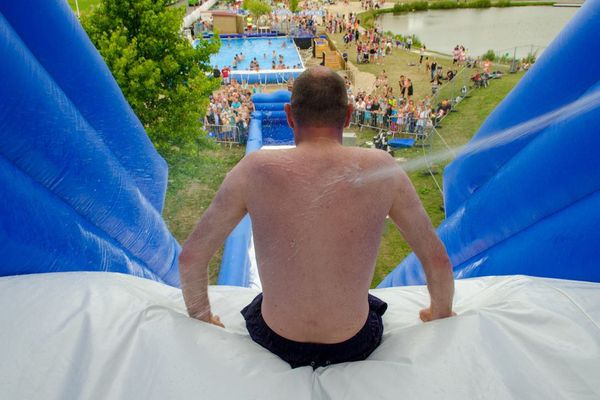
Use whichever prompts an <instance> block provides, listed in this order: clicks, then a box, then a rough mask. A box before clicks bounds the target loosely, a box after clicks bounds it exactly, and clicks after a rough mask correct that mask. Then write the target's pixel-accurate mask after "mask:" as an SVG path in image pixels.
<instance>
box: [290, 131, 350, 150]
mask: <svg viewBox="0 0 600 400" xmlns="http://www.w3.org/2000/svg"><path fill="white" fill-rule="evenodd" d="M342 133H343V130H342V129H339V128H332V127H310V128H302V129H300V128H298V131H297V133H296V137H295V139H296V146H302V147H304V146H311V145H317V146H329V145H333V146H335V145H338V146H339V145H341V144H342Z"/></svg>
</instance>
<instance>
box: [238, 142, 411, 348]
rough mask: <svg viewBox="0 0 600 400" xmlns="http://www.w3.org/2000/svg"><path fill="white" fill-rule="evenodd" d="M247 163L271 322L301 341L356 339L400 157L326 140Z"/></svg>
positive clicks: (250, 209) (243, 165) (263, 153)
mask: <svg viewBox="0 0 600 400" xmlns="http://www.w3.org/2000/svg"><path fill="white" fill-rule="evenodd" d="M240 167H241V168H242V169H243V172H242V173H243V174H244V175H246V176H247V178H248V182H252V183H251V185H248V186H247V187H246V189H245V190H246V205H247V209H248V212H249V214H250V217H251V219H252V228H253V234H254V243H255V248H256V258H257V264H258V267H259V273H260V277H261V282H262V285H263V290H264V300H263V306H262V311H263V316H264V318H265V321H266V322H267V324H268V325H269V326H270V327H271V328H272V329H273V330H274V331H275V332H277V333H278V334H280V335H281V336H284V337H286V338H289V339H292V340H296V341H301V342H317V343H338V342H341V341H343V340H346V339H348V338H350V337H352V336H353V335H354V334H356V332H358V330H360V328H362V326H363V325H364V323H365V321H366V319H367V313H368V305H367V303H366V301H365V299H366V297H367V292H368V290H369V287H370V284H371V279H372V275H373V270H374V267H375V259H376V256H377V250H378V247H379V242H380V240H381V233H382V230H383V225H384V222H385V218H386V216H387V215H388V213H389V211H390V208H391V206H392V203H393V200H394V197H395V194H396V193H397V192H399V186H400V184H399V179H397V175H398V172H399V169H398V168H397V166H395V164H394V161H393V159H391V158H390V157H389V156H387V154H386V153H384V152H381V151H375V150H363V149H351V148H344V147H342V146H341V145H339V144H338V143H322V142H321V143H318V144H316V145H312V144H311V145H301V146H299V147H298V148H296V149H290V150H281V151H261V152H258V153H255V154H254V155H252V156H251V157H249V158H248V159H247V160H246V162H244V163H241V164H240ZM385 170H387V172H388V174H387V177H384V178H383V179H382V178H380V177H376V178H375V175H376V174H377V173H378V172H381V171H385ZM250 178H251V179H250Z"/></svg>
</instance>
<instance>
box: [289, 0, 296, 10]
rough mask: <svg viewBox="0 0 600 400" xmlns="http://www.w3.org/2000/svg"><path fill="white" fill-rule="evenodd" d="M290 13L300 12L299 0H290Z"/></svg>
mask: <svg viewBox="0 0 600 400" xmlns="http://www.w3.org/2000/svg"><path fill="white" fill-rule="evenodd" d="M290 11H291V12H293V13H295V12H296V11H298V0H290Z"/></svg>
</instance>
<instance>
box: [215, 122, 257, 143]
mask: <svg viewBox="0 0 600 400" xmlns="http://www.w3.org/2000/svg"><path fill="white" fill-rule="evenodd" d="M204 130H205V131H206V132H207V133H208V137H210V138H214V139H215V142H217V143H226V144H231V145H233V144H240V145H243V144H246V142H247V141H248V129H247V128H244V127H243V126H238V125H214V124H205V125H204Z"/></svg>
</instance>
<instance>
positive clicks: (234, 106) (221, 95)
mask: <svg viewBox="0 0 600 400" xmlns="http://www.w3.org/2000/svg"><path fill="white" fill-rule="evenodd" d="M260 92H261V88H260V86H259V85H258V84H254V85H247V84H246V85H244V84H240V83H239V82H237V81H236V80H235V79H231V80H230V83H229V84H227V85H225V86H223V87H222V88H221V89H220V90H218V91H216V92H215V93H214V94H213V95H212V96H210V98H209V104H208V110H207V113H206V116H205V117H204V127H205V129H206V131H207V132H209V133H211V134H212V135H213V136H214V137H215V138H216V139H217V140H221V141H230V142H238V143H245V141H246V140H247V137H248V125H249V123H250V117H251V113H252V111H254V104H253V103H252V100H251V97H252V95H253V94H255V93H260Z"/></svg>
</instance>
